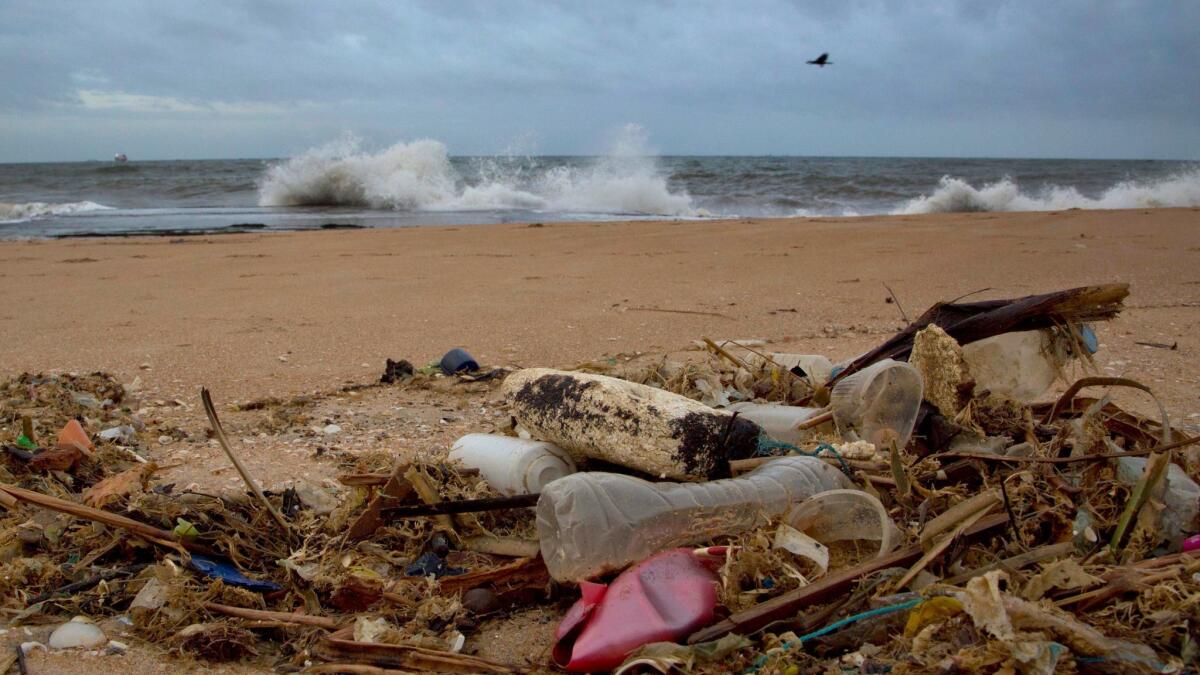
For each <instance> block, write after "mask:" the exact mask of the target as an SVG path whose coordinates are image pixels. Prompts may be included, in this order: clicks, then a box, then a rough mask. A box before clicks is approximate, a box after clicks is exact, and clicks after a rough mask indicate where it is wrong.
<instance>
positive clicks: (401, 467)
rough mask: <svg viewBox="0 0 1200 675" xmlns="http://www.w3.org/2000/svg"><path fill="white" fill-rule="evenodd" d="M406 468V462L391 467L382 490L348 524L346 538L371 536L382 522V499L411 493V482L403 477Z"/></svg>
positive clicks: (401, 496)
mask: <svg viewBox="0 0 1200 675" xmlns="http://www.w3.org/2000/svg"><path fill="white" fill-rule="evenodd" d="M408 468H409V465H408V464H397V465H396V467H395V468H394V469H392V473H391V475H390V476H388V477H387V479H386V481H385V483H384V486H383V490H381V491H380V492H379V494H377V495H375V496H374V497H373V498H372V499H371V501H370V502H369V503H368V504H367V508H366V509H365V510H364V511H363V512H362V513H361V514H359V516H358V518H357V519H356V520H355V521H354V523H353V524H351V525H350V529H349V530H347V531H346V539H347V540H349V541H357V540H359V539H364V538H366V537H369V536H371V534H373V533H374V532H375V530H378V529H379V526H380V525H382V524H383V504H384V501H385V500H399V499H404V498H405V497H407V496H408V495H409V494H411V493H412V490H413V486H412V483H409V482H408V481H407V480H405V478H404V472H405V471H407V470H408Z"/></svg>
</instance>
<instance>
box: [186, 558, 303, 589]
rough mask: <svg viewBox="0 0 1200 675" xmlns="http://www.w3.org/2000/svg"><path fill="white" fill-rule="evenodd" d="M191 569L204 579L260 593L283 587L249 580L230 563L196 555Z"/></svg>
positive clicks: (272, 583) (268, 582)
mask: <svg viewBox="0 0 1200 675" xmlns="http://www.w3.org/2000/svg"><path fill="white" fill-rule="evenodd" d="M191 567H192V569H194V570H196V571H197V572H199V573H201V574H203V575H204V576H206V577H212V578H213V579H220V580H221V581H224V582H225V583H227V584H233V585H234V586H241V587H242V588H246V589H249V590H252V591H258V592H260V593H265V592H267V591H279V590H282V589H283V586H280V585H279V584H277V583H275V582H274V581H259V580H258V579H251V578H250V577H248V576H246V575H245V574H242V573H241V572H239V571H238V569H237V568H236V567H234V566H233V565H232V564H231V563H227V562H225V561H222V560H213V559H212V558H206V557H204V556H202V555H196V554H195V553H193V554H192V560H191Z"/></svg>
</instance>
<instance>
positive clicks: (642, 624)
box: [554, 548, 717, 672]
mask: <svg viewBox="0 0 1200 675" xmlns="http://www.w3.org/2000/svg"><path fill="white" fill-rule="evenodd" d="M710 564H713V563H712V562H711V561H706V560H701V559H700V558H699V557H697V556H696V555H694V554H693V552H692V551H691V550H690V549H686V548H677V549H671V550H669V551H663V552H662V553H658V554H656V555H653V556H651V557H649V558H647V559H645V560H643V561H642V562H640V563H638V564H637V565H634V566H633V567H630V568H629V569H627V570H625V571H624V572H622V573H621V575H620V576H618V577H617V578H616V580H614V581H613V582H612V584H611V585H609V586H607V587H606V586H605V585H604V584H594V583H589V582H586V581H585V582H583V583H581V584H580V591H582V594H583V597H581V598H580V599H579V600H578V601H577V602H576V603H575V604H574V605H572V606H571V609H570V610H568V611H567V614H566V616H564V617H563V620H562V622H561V623H559V625H558V629H557V630H556V631H555V633H554V640H555V644H554V661H555V663H557V664H558V665H559V666H560V667H562V668H566V669H567V670H572V671H577V672H579V671H598V670H612V669H613V668H616V667H617V666H619V665H621V662H622V661H624V660H625V657H626V655H628V654H629V652H631V651H633V650H635V649H637V648H638V647H641V646H642V645H644V644H649V643H651V642H662V641H665V640H672V641H673V640H677V639H679V638H681V637H684V636H686V635H688V634H690V633H692V632H693V631H695V630H696V629H698V628H702V627H703V626H706V625H708V624H709V623H711V622H712V620H713V613H714V611H715V609H716V606H717V587H716V584H717V575H716V574H715V573H714V572H713V570H712V569H711V568H710V567H709V566H708V565H710Z"/></svg>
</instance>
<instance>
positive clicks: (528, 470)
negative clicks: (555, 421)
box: [450, 434, 575, 495]
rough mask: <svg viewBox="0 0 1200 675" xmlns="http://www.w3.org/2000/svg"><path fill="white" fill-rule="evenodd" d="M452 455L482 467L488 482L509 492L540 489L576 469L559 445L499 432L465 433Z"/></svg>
mask: <svg viewBox="0 0 1200 675" xmlns="http://www.w3.org/2000/svg"><path fill="white" fill-rule="evenodd" d="M450 459H452V460H458V461H460V462H462V463H463V464H464V465H466V466H469V467H472V468H475V469H479V473H480V474H481V475H482V476H483V478H484V480H486V481H487V482H488V485H491V486H492V487H493V488H495V489H496V490H497V491H499V492H501V493H503V494H507V495H515V494H534V493H538V492H541V491H542V488H544V487H545V486H546V484H548V483H550V482H551V481H554V480H557V479H559V478H562V477H563V476H566V475H568V474H572V473H575V462H574V461H572V460H571V456H570V455H569V454H567V452H566V451H565V450H563V449H562V448H560V447H558V446H557V445H554V444H553V443H546V442H544V441H527V440H524V439H521V438H512V437H511V436H501V435H499V434H467V435H466V436H463V437H462V438H460V439H458V440H457V441H455V442H454V446H453V447H452V448H451V449H450Z"/></svg>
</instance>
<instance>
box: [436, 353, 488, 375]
mask: <svg viewBox="0 0 1200 675" xmlns="http://www.w3.org/2000/svg"><path fill="white" fill-rule="evenodd" d="M441 366H442V372H443V373H445V374H447V375H453V374H455V373H461V372H463V371H466V372H468V373H473V372H475V371H477V370H479V364H478V363H476V361H475V357H473V356H471V355H470V354H468V353H467V350H465V349H459V348H458V347H455V348H454V349H451V350H450V351H448V352H446V355H445V356H443V357H442V363H441Z"/></svg>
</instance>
